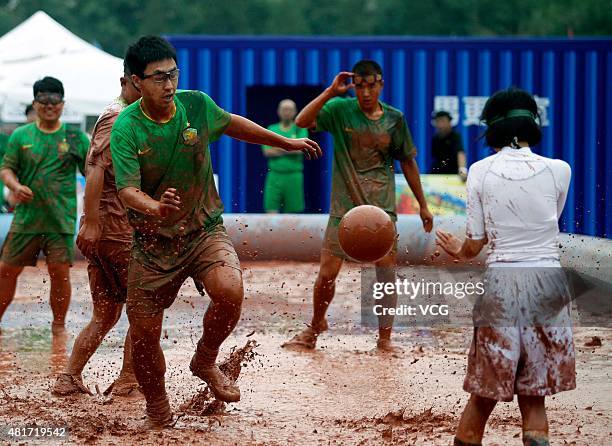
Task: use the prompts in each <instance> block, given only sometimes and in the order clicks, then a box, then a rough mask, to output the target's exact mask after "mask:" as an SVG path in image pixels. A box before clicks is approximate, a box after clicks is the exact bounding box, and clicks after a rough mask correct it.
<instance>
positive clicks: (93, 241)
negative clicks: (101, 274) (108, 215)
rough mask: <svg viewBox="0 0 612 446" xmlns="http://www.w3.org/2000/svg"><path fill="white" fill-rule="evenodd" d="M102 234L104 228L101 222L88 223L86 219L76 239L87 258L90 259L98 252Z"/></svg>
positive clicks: (78, 246)
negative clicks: (101, 226)
mask: <svg viewBox="0 0 612 446" xmlns="http://www.w3.org/2000/svg"><path fill="white" fill-rule="evenodd" d="M101 234H102V230H101V228H100V224H99V223H94V224H87V222H85V221H84V222H83V224H82V225H81V228H80V229H79V235H78V236H77V239H76V245H77V248H79V251H81V253H82V254H83V255H84V256H85V257H86V258H88V259H90V258H92V257H93V256H94V255H96V254H97V251H98V241H99V240H100V236H101Z"/></svg>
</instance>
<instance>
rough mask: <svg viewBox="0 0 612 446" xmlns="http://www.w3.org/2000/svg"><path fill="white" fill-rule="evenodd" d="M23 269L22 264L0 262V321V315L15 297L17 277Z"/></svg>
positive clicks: (0, 317) (0, 315)
mask: <svg viewBox="0 0 612 446" xmlns="http://www.w3.org/2000/svg"><path fill="white" fill-rule="evenodd" d="M22 271H23V266H15V265H9V264H8V263H4V262H0V322H1V321H2V316H3V315H4V312H5V311H6V309H7V308H8V306H9V305H10V304H11V302H12V301H13V297H15V289H16V288H17V278H18V277H19V274H21V272H22Z"/></svg>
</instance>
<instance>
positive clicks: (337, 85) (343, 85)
mask: <svg viewBox="0 0 612 446" xmlns="http://www.w3.org/2000/svg"><path fill="white" fill-rule="evenodd" d="M351 76H353V73H351V72H350V71H341V72H340V73H338V75H336V77H335V78H334V81H333V82H332V83H331V85H330V86H329V89H330V90H331V92H332V93H333V94H334V96H341V95H343V94H345V93H346V92H347V91H349V90H350V89H351V88H354V87H355V84H353V83H352V82H350V78H351ZM347 81H348V83H347Z"/></svg>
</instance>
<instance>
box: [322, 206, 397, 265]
mask: <svg viewBox="0 0 612 446" xmlns="http://www.w3.org/2000/svg"><path fill="white" fill-rule="evenodd" d="M340 220H342V218H340V217H332V216H331V215H330V216H329V219H328V220H327V229H326V230H325V236H324V238H323V248H322V249H323V250H324V251H328V252H330V253H331V254H332V255H334V256H335V257H338V258H341V259H344V260H351V261H353V262H358V260H355V259H353V258H351V257H349V256H348V255H347V254H346V253H345V252H344V250H343V249H342V247H341V246H340V241H339V240H338V226H340ZM393 224H394V225H396V223H395V222H393ZM396 230H397V225H396ZM390 252H391V253H397V239H395V242H394V244H393V248H391V251H390ZM360 263H362V262H360Z"/></svg>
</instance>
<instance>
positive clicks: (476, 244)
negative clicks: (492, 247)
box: [436, 229, 488, 260]
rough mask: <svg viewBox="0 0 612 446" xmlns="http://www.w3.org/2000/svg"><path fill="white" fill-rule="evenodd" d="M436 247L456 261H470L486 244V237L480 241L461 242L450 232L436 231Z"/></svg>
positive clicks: (467, 240) (468, 240) (466, 240)
mask: <svg viewBox="0 0 612 446" xmlns="http://www.w3.org/2000/svg"><path fill="white" fill-rule="evenodd" d="M436 236H437V239H436V245H438V246H439V247H440V248H442V249H443V250H444V251H446V252H447V253H448V254H449V255H450V256H452V257H454V258H456V259H457V260H470V259H473V258H474V257H476V256H477V255H478V254H479V253H480V251H481V250H482V248H483V247H484V246H485V245H486V244H487V243H488V240H487V237H486V236H485V237H484V238H481V239H480V240H474V239H471V238H466V239H465V240H464V241H463V242H462V241H461V240H460V239H459V238H458V237H455V236H454V235H453V234H451V233H450V232H446V231H443V230H441V229H439V230H437V231H436Z"/></svg>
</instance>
